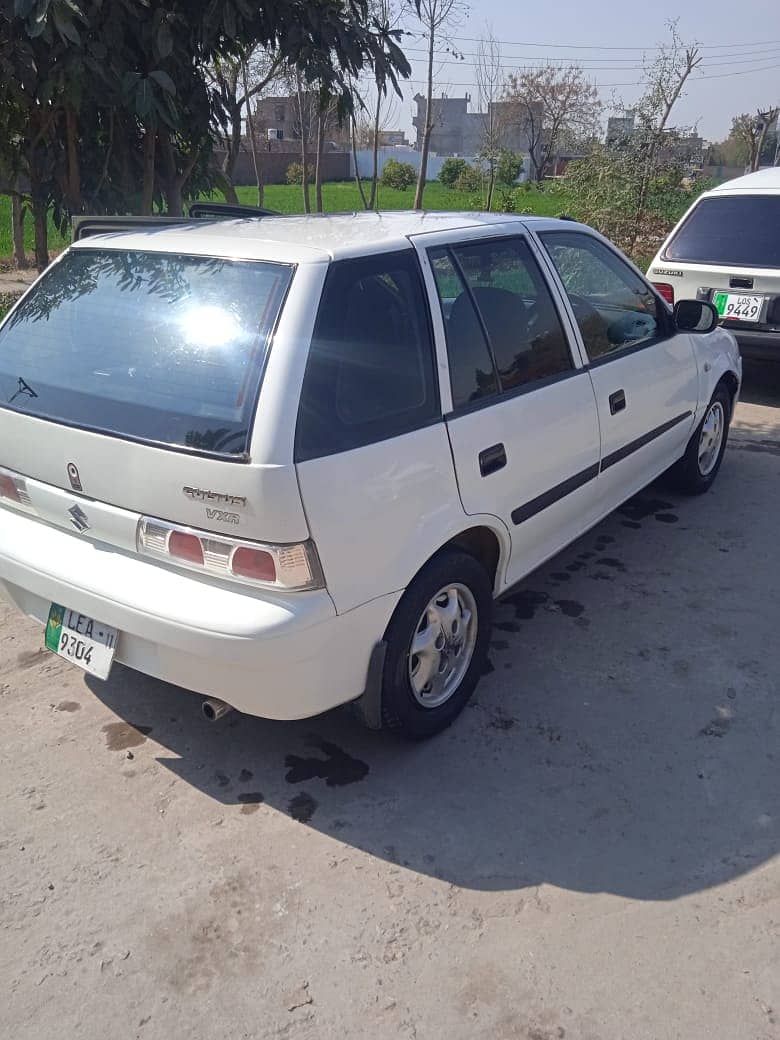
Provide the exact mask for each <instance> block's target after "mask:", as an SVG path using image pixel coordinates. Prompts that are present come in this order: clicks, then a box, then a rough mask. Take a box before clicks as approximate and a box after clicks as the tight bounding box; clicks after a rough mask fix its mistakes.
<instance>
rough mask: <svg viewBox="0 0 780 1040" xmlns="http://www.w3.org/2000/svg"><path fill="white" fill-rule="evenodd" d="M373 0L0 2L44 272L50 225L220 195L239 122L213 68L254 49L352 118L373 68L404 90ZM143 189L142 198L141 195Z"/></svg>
mask: <svg viewBox="0 0 780 1040" xmlns="http://www.w3.org/2000/svg"><path fill="white" fill-rule="evenodd" d="M398 37H399V34H398V33H397V32H394V31H391V32H390V33H387V34H386V33H384V32H383V31H382V30H381V28H378V27H377V26H376V25H375V24H374V23H373V22H372V21H371V19H370V18H369V17H368V0H351V2H350V3H349V4H341V3H333V2H332V0H279V2H278V3H275V4H273V5H271V4H262V5H252V4H246V3H244V2H241V3H236V2H235V0H170V2H168V3H166V4H165V5H162V4H149V3H148V0H0V131H4V130H5V124H6V123H7V121H8V119H9V113H14V114H15V118H16V117H18V120H19V123H20V129H19V132H18V134H16V135H14V134H6V133H5V132H3V133H1V134H0V165H3V166H5V165H8V166H12V167H14V168H15V169H18V172H19V174H20V175H21V176H22V177H24V178H25V179H26V180H27V181H28V183H29V186H30V187H29V194H30V201H31V208H32V213H33V222H34V226H35V239H36V262H37V263H38V266H39V267H41V266H44V265H45V264H46V262H47V261H48V250H47V242H46V221H47V212H48V209H49V206H50V205H52V206H53V212H54V217H55V219H56V220H57V221H58V222H60V223H64V222H65V220H66V219H67V218H68V216H69V215H71V214H73V213H77V212H80V211H82V210H83V209H84V208H86V207H87V206H89V208H90V209H93V210H95V211H97V212H101V211H102V212H126V211H127V210H128V209H130V210H139V209H140V210H141V211H142V212H150V211H151V210H152V208H153V207H155V206H157V207H163V206H165V207H167V208H168V210H169V211H170V212H172V213H178V212H181V209H182V205H183V200H184V198H185V196H187V195H192V194H196V193H197V192H199V191H201V190H203V189H205V188H208V187H209V186H210V185H211V184H212V183H213V179H214V175H213V172H212V170H211V152H212V147H213V141H214V139H215V136H216V135H217V133H218V129H219V128H220V127H222V128H224V127H225V125H226V124H227V123H228V122H229V116H228V115H227V112H226V110H225V107H224V105H223V102H222V99H221V97H220V92H219V90H218V89H216V88H215V87H214V85H213V83H210V82H209V80H208V78H207V75H206V72H205V69H206V68H207V67H208V66H209V64H210V63H213V62H214V61H215V59H217V58H218V57H219V58H222V59H234V60H236V59H237V60H239V62H240V60H241V57H242V55H245V54H246V53H247V51H248V50H249V49H251V48H254V47H259V48H261V49H262V50H265V51H266V52H267V51H271V50H272V51H273V53H274V55H275V56H277V57H278V58H279V60H280V61H284V62H287V63H290V64H291V65H292V66H293V67H294V68H295V69H296V71H297V74H298V75H299V76H300V78H301V81H302V83H304V84H306V85H308V84H310V83H313V82H317V83H319V84H320V86H321V89H322V90H324V91H325V92H326V93H327V95H328V96H331V97H333V98H335V99H336V103H337V105H338V106H339V107H340V109H343V110H344V111H349V109H350V108H351V105H352V95H351V93H350V83H351V82H352V81H353V80H354V79H355V78H356V77H357V76H358V75H360V73H361V72H362V71H363V70H364V69H365V68H367V67H370V68H371V69H372V72H373V75H374V78H375V79H376V81H377V82H378V83H381V84H382V85H383V86H385V87H386V86H387V85H388V84H390V85H392V86H393V87H395V88H396V89H397V87H398V76H399V75H408V74H409V71H410V70H409V65H408V63H407V61H406V59H405V57H404V56H403V53H402V52H401V50H400V48H399V46H398V42H397V41H398ZM139 184H140V185H141V191H140V192H139V191H138V190H137V187H136V186H137V185H139Z"/></svg>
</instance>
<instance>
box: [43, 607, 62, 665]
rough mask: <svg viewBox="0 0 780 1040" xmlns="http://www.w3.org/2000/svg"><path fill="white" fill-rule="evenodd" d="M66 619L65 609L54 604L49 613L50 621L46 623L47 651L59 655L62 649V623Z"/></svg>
mask: <svg viewBox="0 0 780 1040" xmlns="http://www.w3.org/2000/svg"><path fill="white" fill-rule="evenodd" d="M64 617H65V608H64V607H61V606H60V605H59V604H58V603H52V605H51V610H50V611H49V620H48V621H47V622H46V640H45V642H46V649H47V650H51V651H52V653H55V654H56V653H57V651H58V650H59V648H60V633H61V632H62V621H63V618H64Z"/></svg>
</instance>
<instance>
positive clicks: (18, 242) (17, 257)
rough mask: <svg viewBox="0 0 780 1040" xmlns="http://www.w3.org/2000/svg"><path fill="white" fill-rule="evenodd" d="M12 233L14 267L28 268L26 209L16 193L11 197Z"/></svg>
mask: <svg viewBox="0 0 780 1040" xmlns="http://www.w3.org/2000/svg"><path fill="white" fill-rule="evenodd" d="M11 231H12V234H13V240H14V265H15V266H16V267H18V268H19V269H22V268H25V267H27V257H26V255H25V252H24V208H23V206H22V197H21V195H18V194H16V193H14V194H13V195H12V196H11Z"/></svg>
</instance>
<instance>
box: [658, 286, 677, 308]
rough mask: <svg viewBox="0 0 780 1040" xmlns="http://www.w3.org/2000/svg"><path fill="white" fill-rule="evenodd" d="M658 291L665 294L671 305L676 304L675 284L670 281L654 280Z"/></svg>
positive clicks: (664, 296) (662, 294)
mask: <svg viewBox="0 0 780 1040" xmlns="http://www.w3.org/2000/svg"><path fill="white" fill-rule="evenodd" d="M653 285H654V286H655V288H656V289H657V290H658V292H659V293H660V294H661V296H663V298H664V299H665V300H666V302H667V303H668V304H669V305H670V306H672V307H673V306H674V286H673V285H670V284H669V283H668V282H653Z"/></svg>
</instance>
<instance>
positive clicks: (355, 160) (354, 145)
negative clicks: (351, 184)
mask: <svg viewBox="0 0 780 1040" xmlns="http://www.w3.org/2000/svg"><path fill="white" fill-rule="evenodd" d="M350 124H351V128H352V135H351V136H352V162H353V163H354V164H355V184H357V190H358V191H359V192H360V201H361V202H362V203H363V209H368V208H369V205H368V199H367V198H366V193H365V192H364V191H363V182H362V181H361V179H360V170H359V169H358V156H357V131H356V129H355V117H354V116H353V117H352V119H351V120H350Z"/></svg>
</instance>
